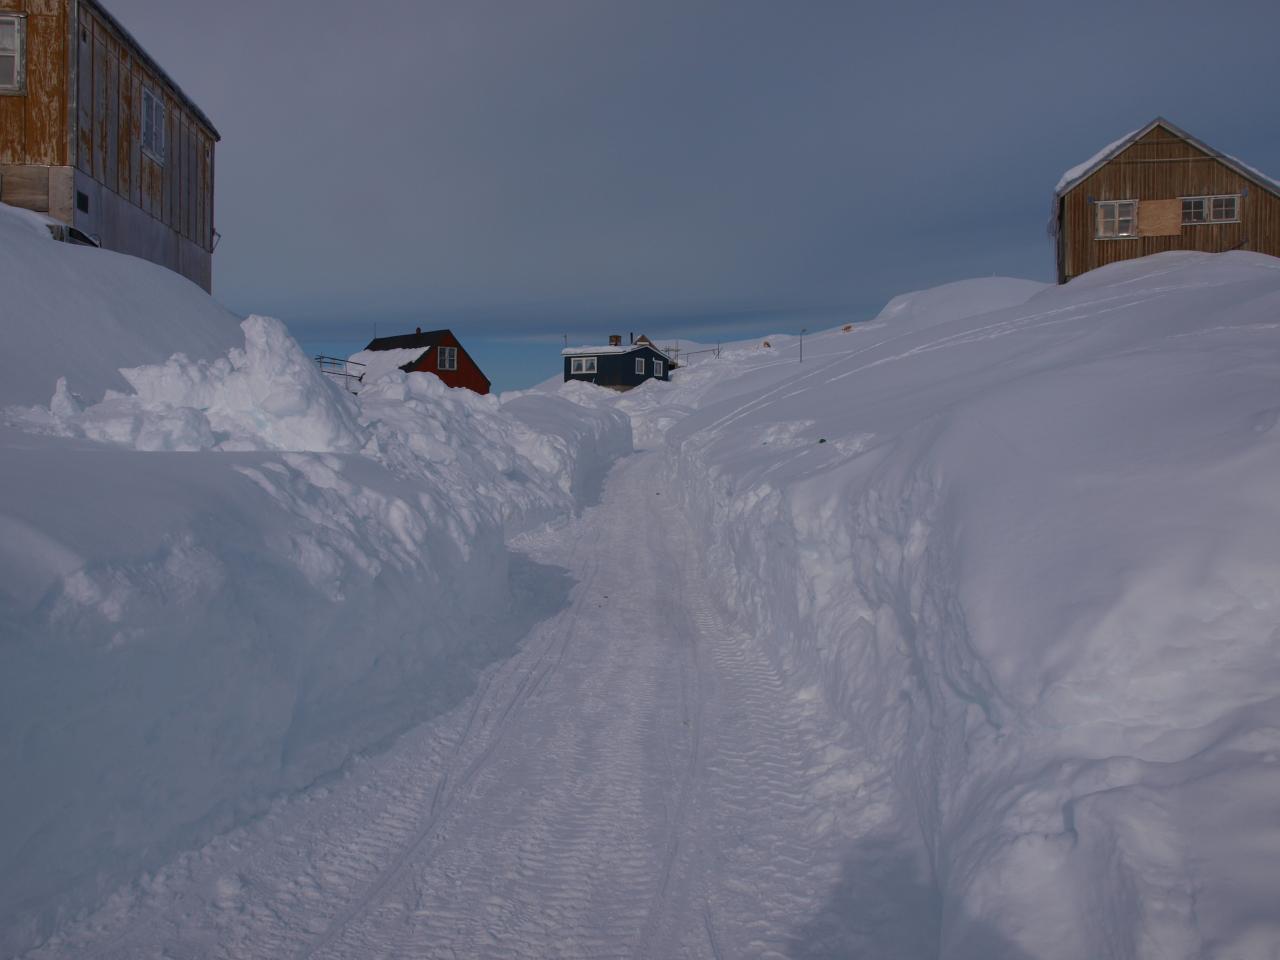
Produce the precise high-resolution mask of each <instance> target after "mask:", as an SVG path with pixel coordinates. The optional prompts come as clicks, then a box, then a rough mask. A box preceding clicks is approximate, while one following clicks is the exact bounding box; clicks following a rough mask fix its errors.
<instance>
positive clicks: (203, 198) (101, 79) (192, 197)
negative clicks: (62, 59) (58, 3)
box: [0, 0, 214, 253]
mask: <svg viewBox="0 0 1280 960" xmlns="http://www.w3.org/2000/svg"><path fill="white" fill-rule="evenodd" d="M0 2H4V0H0ZM26 2H28V3H30V2H33V0H26ZM77 31H78V37H77V72H78V78H79V86H78V97H77V104H78V121H79V122H78V125H77V126H78V130H79V136H78V141H77V151H76V153H77V155H76V166H77V168H78V169H79V171H80V172H81V173H82V174H84V175H85V176H87V177H90V178H92V179H93V180H94V181H96V182H97V183H99V184H101V185H102V186H103V187H105V188H106V189H107V190H110V191H111V192H112V193H114V194H116V195H117V196H119V197H121V198H123V199H124V200H127V201H128V202H129V203H131V204H133V205H134V206H136V207H139V208H140V209H141V210H142V211H143V212H144V213H146V214H147V215H148V216H150V217H152V218H153V219H155V220H158V221H160V222H161V223H163V224H164V225H165V226H167V227H169V228H171V229H172V230H174V231H175V232H176V233H177V234H178V235H179V236H180V237H182V238H183V239H185V240H187V241H189V242H191V243H193V244H195V245H196V246H197V247H198V248H199V249H201V250H204V251H206V252H210V253H211V252H212V251H213V229H214V226H213V144H214V136H213V132H212V131H211V130H209V129H207V128H206V127H205V126H204V124H203V123H202V122H201V121H200V120H199V119H198V118H197V117H196V116H195V114H194V113H192V112H191V111H190V110H189V109H187V107H186V105H185V103H184V101H183V100H182V99H180V98H179V97H178V96H177V94H176V92H175V91H174V90H173V89H172V87H170V85H169V84H168V83H167V82H166V81H165V80H164V78H162V77H161V76H159V75H158V74H156V73H155V72H154V71H153V70H151V69H150V67H149V66H148V65H147V64H146V63H145V62H144V61H143V60H142V59H141V58H139V57H138V56H137V55H136V53H135V52H134V50H133V49H132V47H131V45H130V44H129V43H128V41H127V40H126V39H125V38H124V37H123V36H121V35H120V34H119V33H118V32H117V31H116V30H115V29H114V28H113V27H112V25H111V24H110V23H109V22H108V21H107V20H106V19H104V18H103V17H101V16H99V15H98V14H97V12H96V11H95V10H94V8H93V6H92V5H90V4H87V3H83V4H81V5H80V16H79V24H78V26H77ZM144 88H145V89H148V90H150V91H151V92H152V93H153V94H155V95H156V96H159V97H160V98H162V99H163V100H164V107H165V110H164V112H165V156H164V159H163V162H162V161H159V160H157V159H156V158H154V157H152V156H151V155H150V154H149V153H148V152H146V151H144V150H143V149H142V91H143V89H144Z"/></svg>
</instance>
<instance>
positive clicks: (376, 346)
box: [365, 330, 452, 350]
mask: <svg viewBox="0 0 1280 960" xmlns="http://www.w3.org/2000/svg"><path fill="white" fill-rule="evenodd" d="M447 336H452V333H451V332H450V331H448V330H428V331H426V332H425V333H406V334H402V335H401V336H398V337H376V338H374V339H373V340H370V341H369V345H368V346H367V347H365V349H366V350H411V349H413V348H414V347H422V348H423V349H424V350H425V349H426V348H427V347H436V346H439V345H440V343H441V342H443V340H444V338H445V337H447Z"/></svg>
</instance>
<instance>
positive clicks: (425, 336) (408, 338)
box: [365, 330, 493, 386]
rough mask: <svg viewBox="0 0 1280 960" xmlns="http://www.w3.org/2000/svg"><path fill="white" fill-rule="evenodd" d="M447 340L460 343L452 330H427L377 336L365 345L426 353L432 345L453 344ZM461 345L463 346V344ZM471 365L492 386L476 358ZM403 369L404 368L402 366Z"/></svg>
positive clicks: (371, 347) (371, 348)
mask: <svg viewBox="0 0 1280 960" xmlns="http://www.w3.org/2000/svg"><path fill="white" fill-rule="evenodd" d="M447 340H452V341H453V342H454V343H458V338H457V337H455V336H454V335H453V331H452V330H425V331H422V332H420V333H405V334H402V335H400V336H398V337H375V338H374V339H372V340H370V341H369V345H368V346H367V347H365V349H366V350H416V349H421V350H422V353H423V354H426V352H427V350H429V349H430V348H431V347H438V346H440V345H442V344H443V345H444V346H452V344H450V343H448V342H446V341H447ZM459 346H460V347H461V345H459ZM463 353H466V351H465V350H463ZM467 356H468V357H470V354H467ZM421 359H422V356H421V355H420V356H419V357H418V360H421ZM418 360H415V361H414V362H413V363H417V362H418ZM413 363H410V364H406V366H413ZM471 365H472V366H474V367H475V369H476V372H477V373H479V374H480V376H481V377H484V382H485V383H487V384H489V385H490V386H492V385H493V381H492V380H490V379H489V378H488V377H487V376H485V374H484V371H483V370H481V369H480V367H479V366H478V365H477V364H476V362H475V361H474V360H472V361H471ZM401 369H404V368H403V367H402V368H401Z"/></svg>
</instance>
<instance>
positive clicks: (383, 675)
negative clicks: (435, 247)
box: [0, 211, 631, 953]
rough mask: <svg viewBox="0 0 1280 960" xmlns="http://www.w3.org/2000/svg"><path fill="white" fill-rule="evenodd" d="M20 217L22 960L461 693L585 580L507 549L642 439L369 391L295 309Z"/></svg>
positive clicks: (0, 698) (9, 837) (603, 415)
mask: <svg viewBox="0 0 1280 960" xmlns="http://www.w3.org/2000/svg"><path fill="white" fill-rule="evenodd" d="M0 213H3V211H0ZM24 228H25V225H24V224H18V225H17V226H15V224H14V218H12V217H10V218H8V219H7V220H6V218H5V217H4V216H0V245H3V246H2V248H0V270H2V271H4V276H3V284H2V286H3V289H4V291H5V296H4V297H2V298H0V326H3V327H4V328H5V329H6V331H9V330H16V331H17V334H16V335H17V336H18V338H19V340H20V342H21V344H22V345H23V349H30V350H32V351H33V352H32V355H31V358H30V363H29V364H27V365H26V366H25V367H24V369H23V376H22V378H21V379H19V380H17V381H10V382H9V383H8V384H7V386H6V391H5V393H4V394H3V397H4V402H5V403H6V404H7V405H5V406H3V407H2V408H0V498H2V499H0V503H3V507H0V769H2V770H3V771H4V775H5V789H4V790H3V791H0V867H2V869H0V952H6V953H7V952H8V950H9V949H16V948H19V947H21V946H23V945H25V944H29V943H31V942H32V941H33V940H35V939H38V938H39V936H40V935H41V932H42V931H44V930H47V929H48V928H49V926H50V925H51V924H52V923H54V922H55V921H56V919H57V917H58V916H59V915H60V914H65V913H66V912H67V911H70V910H74V909H77V908H78V907H81V906H83V905H86V904H89V903H92V902H93V901H94V900H95V899H96V898H97V897H98V896H100V895H101V893H102V892H104V891H105V890H107V889H109V888H111V887H112V886H114V885H116V884H118V883H120V882H122V881H124V880H128V879H129V878H130V877H132V876H134V875H136V874H137V873H138V871H139V870H142V869H145V868H146V867H148V866H149V865H151V864H155V863H158V862H161V861H162V860H164V859H165V858H166V857H168V856H169V855H171V854H172V853H173V852H174V851H175V850H176V849H179V848H182V847H186V846H190V845H193V844H196V843H199V842H200V841H201V840H202V839H204V838H206V837H207V836H209V835H210V834H211V833H212V832H215V831H217V830H220V829H222V828H225V827H227V826H229V825H231V824H233V823H236V822H238V821H241V820H243V819H244V818H245V817H248V816H251V815H253V814H255V813H256V812H259V811H261V810H262V809H263V808H264V805H265V804H266V803H267V802H268V800H269V799H270V797H272V796H273V795H276V794H279V793H281V792H283V791H290V790H295V789H299V788H301V787H304V786H306V785H307V784H308V783H311V782H312V781H314V780H315V779H316V778H317V777H320V776H323V775H325V774H326V773H330V772H332V771H334V770H336V769H338V768H339V767H340V766H341V765H342V764H343V763H344V762H345V761H346V760H347V759H348V758H349V757H350V756H351V755H352V754H353V753H354V752H356V751H359V750H362V749H366V748H369V747H370V746H373V745H375V744H377V743H378V742H380V741H382V740H384V739H386V738H387V737H389V736H391V735H394V734H395V733H397V732H398V731H400V730H403V729H404V728H405V727H406V726H407V725H409V724H411V723H413V722H415V721H417V720H420V719H423V718H425V717H428V716H431V715H433V714H435V713H437V712H439V711H440V710H442V709H444V708H445V707H447V706H449V705H451V704H452V703H455V702H456V701H457V700H458V699H460V698H461V697H462V696H464V695H465V693H466V692H467V691H468V689H469V688H470V684H471V682H472V678H473V676H474V673H475V671H476V669H478V667H479V666H481V665H483V664H484V663H485V662H487V661H489V660H491V659H493V658H494V657H497V656H500V655H502V654H503V652H504V651H505V650H506V649H509V647H510V645H511V644H513V643H515V642H516V641H517V640H518V639H519V638H520V637H521V636H522V635H523V633H524V632H525V631H526V630H527V628H528V627H529V625H530V623H531V621H532V620H533V619H536V618H537V617H539V616H542V615H545V614H546V613H548V612H549V607H553V606H554V604H555V602H556V599H557V597H559V596H561V595H562V594H563V592H564V590H565V589H567V587H566V585H565V584H564V583H563V582H562V580H561V577H560V576H559V575H558V574H557V573H556V572H555V571H552V570H548V569H542V568H539V567H537V566H536V565H532V564H529V563H528V562H526V561H521V560H519V558H512V557H511V556H510V555H509V554H508V552H507V550H506V548H505V544H504V537H505V536H506V535H507V534H509V533H510V532H512V531H514V530H518V529H520V528H523V527H525V526H528V525H529V524H532V523H536V522H538V521H541V520H547V519H552V518H555V517H557V516H561V515H564V514H566V513H568V512H571V511H574V510H576V509H578V508H579V507H580V506H581V505H582V504H583V503H585V502H588V501H589V500H590V499H591V497H592V495H593V492H594V485H593V484H594V478H597V477H598V476H600V475H602V474H603V472H604V471H605V470H606V469H607V466H608V464H609V463H611V462H612V461H613V460H614V459H616V458H617V457H618V456H621V455H623V454H625V453H626V452H628V451H629V450H630V449H631V434H630V427H629V423H628V421H627V420H626V418H625V417H624V416H623V415H622V414H620V413H617V412H615V411H611V410H608V409H603V408H598V407H597V408H588V407H585V406H583V405H581V404H576V403H573V402H571V401H570V400H568V399H564V398H559V397H554V396H547V397H542V398H533V399H530V400H527V401H524V402H521V403H518V404H513V405H512V406H511V408H510V409H508V408H505V407H504V406H503V405H501V404H500V403H499V401H498V400H497V399H496V398H493V397H479V396H476V395H475V394H472V393H470V392H469V391H466V390H450V389H448V388H447V387H445V386H444V385H443V384H442V383H441V382H440V381H439V380H438V379H436V378H435V377H432V376H428V375H421V374H413V375H406V374H403V373H401V372H399V371H392V372H390V373H388V374H386V375H384V376H382V377H379V378H377V379H375V380H374V381H372V382H371V383H369V384H368V385H367V386H366V389H365V390H364V391H362V393H361V396H360V398H359V399H355V398H352V397H351V396H350V395H348V394H346V393H345V392H344V391H342V390H341V389H339V388H338V387H337V386H335V385H334V384H332V383H330V382H328V381H327V380H326V379H325V377H324V375H323V374H321V373H320V372H319V371H318V370H317V369H316V368H315V366H314V364H313V363H311V362H310V361H309V360H308V359H307V357H306V356H305V355H303V354H302V352H301V351H300V349H299V348H298V346H297V344H296V343H295V342H294V341H293V340H292V339H291V338H290V337H289V336H288V334H287V333H286V332H285V330H284V328H283V326H282V325H281V324H279V323H278V322H277V321H274V320H270V319H267V318H262V317H250V318H249V319H248V320H246V321H244V322H243V324H242V325H241V326H237V324H236V322H235V320H234V318H232V317H230V315H229V314H227V313H226V312H225V311H223V310H222V309H221V308H219V307H217V305H216V304H213V303H212V301H210V300H209V299H208V298H207V297H206V296H205V295H204V294H203V293H202V292H201V291H199V290H198V289H197V288H196V287H195V286H193V285H191V284H189V283H187V282H186V281H185V280H182V279H181V278H176V277H173V275H171V274H169V273H168V272H167V271H163V270H159V269H158V268H153V267H150V265H147V264H141V263H140V262H138V261H133V260H131V259H130V258H119V257H112V256H109V255H106V254H102V252H101V251H91V250H82V249H75V248H68V247H65V246H63V245H61V244H57V243H53V242H51V241H50V242H47V243H46V242H44V241H43V240H42V239H40V238H39V237H38V235H36V234H34V233H32V232H31V231H29V230H25V229H24ZM99 256H101V257H103V258H104V259H103V260H95V259H94V258H95V257H99ZM11 257H12V259H10V258H11ZM232 334H234V337H233V336H232ZM158 344H159V345H160V346H158ZM220 345H222V348H221V349H220ZM171 354H176V355H171ZM120 368H123V369H120ZM51 395H52V400H50V397H51Z"/></svg>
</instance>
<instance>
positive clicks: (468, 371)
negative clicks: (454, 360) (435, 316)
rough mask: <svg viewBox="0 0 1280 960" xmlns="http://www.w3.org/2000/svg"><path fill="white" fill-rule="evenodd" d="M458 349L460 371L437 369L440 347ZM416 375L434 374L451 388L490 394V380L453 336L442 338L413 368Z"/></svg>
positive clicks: (448, 335) (447, 335)
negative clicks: (464, 388) (437, 353)
mask: <svg viewBox="0 0 1280 960" xmlns="http://www.w3.org/2000/svg"><path fill="white" fill-rule="evenodd" d="M442 346H443V347H457V348H458V369H457V370H439V369H437V367H438V364H439V361H438V360H437V359H436V351H437V350H439V348H440V347H442ZM412 372H414V373H434V374H435V375H436V376H437V377H439V378H440V379H441V380H443V381H444V382H445V383H446V384H448V385H449V386H451V387H466V388H467V389H468V390H473V391H475V392H476V393H479V394H487V393H488V392H489V380H488V378H487V377H485V375H484V373H483V372H481V370H480V367H479V366H478V365H477V364H476V362H475V361H474V360H472V359H471V354H469V353H467V351H466V350H465V349H463V346H462V344H460V343H459V342H458V338H457V337H455V336H453V335H452V334H446V335H445V336H443V337H441V338H440V342H439V343H438V344H437V345H436V346H434V347H432V348H431V349H430V350H429V351H428V352H427V355H426V356H425V357H423V358H422V361H421V362H420V363H418V364H417V365H416V366H414V367H413V368H412Z"/></svg>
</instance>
